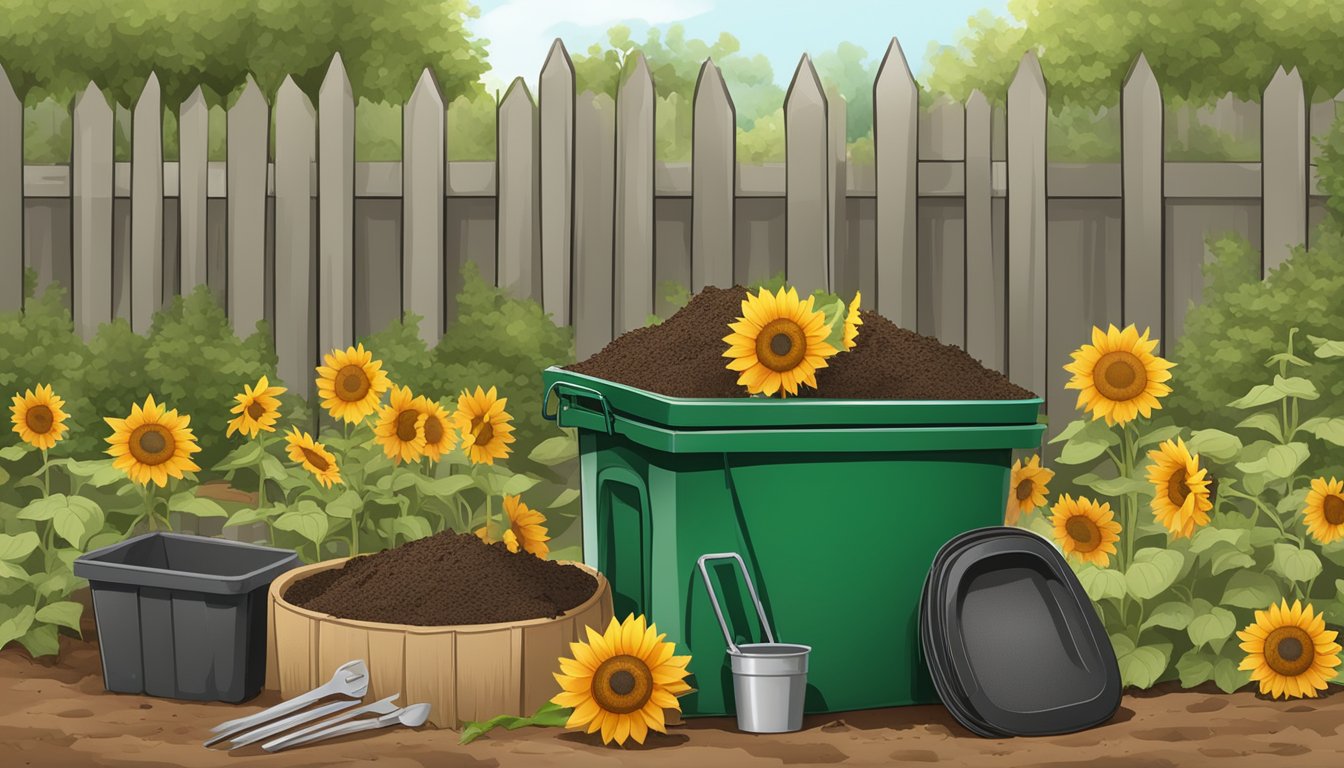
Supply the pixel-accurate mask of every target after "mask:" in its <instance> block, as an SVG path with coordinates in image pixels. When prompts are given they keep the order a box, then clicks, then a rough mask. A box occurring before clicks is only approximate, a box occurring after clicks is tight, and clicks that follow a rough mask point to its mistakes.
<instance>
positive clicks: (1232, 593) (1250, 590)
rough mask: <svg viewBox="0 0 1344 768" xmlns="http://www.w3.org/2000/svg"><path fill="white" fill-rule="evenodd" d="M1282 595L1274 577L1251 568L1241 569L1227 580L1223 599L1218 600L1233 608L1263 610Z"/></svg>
mask: <svg viewBox="0 0 1344 768" xmlns="http://www.w3.org/2000/svg"><path fill="white" fill-rule="evenodd" d="M1281 597H1283V591H1282V590H1281V589H1280V588H1279V583H1278V582H1277V581H1275V580H1274V579H1273V578H1272V577H1270V576H1266V575H1265V574H1263V573H1257V572H1255V571H1251V570H1240V571H1236V572H1235V573H1233V574H1232V578H1230V579H1228V580H1227V586H1226V587H1225V588H1224V589H1223V599H1222V600H1220V601H1218V602H1220V603H1222V604H1223V605H1228V606H1232V607H1233V608H1250V609H1252V610H1257V611H1261V610H1264V609H1265V608H1266V607H1267V606H1269V604H1270V603H1273V602H1276V601H1278V600H1279V598H1281Z"/></svg>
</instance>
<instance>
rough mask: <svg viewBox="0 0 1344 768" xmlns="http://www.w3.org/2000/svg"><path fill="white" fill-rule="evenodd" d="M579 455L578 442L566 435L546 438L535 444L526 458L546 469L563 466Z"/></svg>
mask: <svg viewBox="0 0 1344 768" xmlns="http://www.w3.org/2000/svg"><path fill="white" fill-rule="evenodd" d="M578 455H579V442H578V441H577V440H574V439H572V438H570V437H569V436H568V435H558V436H556V437H551V438H547V439H546V440H543V441H541V442H540V443H538V444H537V447H536V448H533V449H532V452H531V453H529V454H528V455H527V458H528V459H530V460H532V461H535V462H537V463H538V464H542V465H544V466H547V467H553V466H555V465H556V464H563V463H564V462H566V461H569V460H571V459H573V458H575V457H577V456H578Z"/></svg>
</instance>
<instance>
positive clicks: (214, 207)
mask: <svg viewBox="0 0 1344 768" xmlns="http://www.w3.org/2000/svg"><path fill="white" fill-rule="evenodd" d="M205 230H206V235H205V282H206V285H208V286H209V290H210V295H211V296H214V297H215V301H217V302H219V305H220V306H221V307H228V298H229V297H228V293H229V201H228V200H225V199H224V198H217V199H209V200H207V201H206V207H205Z"/></svg>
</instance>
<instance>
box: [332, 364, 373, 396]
mask: <svg viewBox="0 0 1344 768" xmlns="http://www.w3.org/2000/svg"><path fill="white" fill-rule="evenodd" d="M372 386H373V384H372V382H370V381H369V377H368V375H366V374H365V373H364V367H363V366H361V365H347V366H345V367H344V368H342V369H341V370H339V371H337V372H336V396H337V397H339V398H341V399H342V400H344V401H346V402H347V403H353V402H355V401H357V400H363V399H364V397H365V396H366V395H368V394H369V389H370V387H372Z"/></svg>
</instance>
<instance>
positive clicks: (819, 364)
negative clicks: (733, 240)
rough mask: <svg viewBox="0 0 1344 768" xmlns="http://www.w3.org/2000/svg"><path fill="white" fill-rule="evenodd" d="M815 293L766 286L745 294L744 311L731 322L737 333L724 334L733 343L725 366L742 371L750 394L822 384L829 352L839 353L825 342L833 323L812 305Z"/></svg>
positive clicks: (741, 380) (740, 381) (794, 391)
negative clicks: (804, 298) (821, 373)
mask: <svg viewBox="0 0 1344 768" xmlns="http://www.w3.org/2000/svg"><path fill="white" fill-rule="evenodd" d="M814 301H815V297H812V296H809V297H807V301H800V300H799V299H798V292H797V291H795V290H794V289H792V288H790V289H788V291H785V290H784V289H783V288H780V289H779V291H778V292H777V293H776V294H774V295H771V294H770V291H768V290H766V289H764V288H762V289H761V292H760V294H759V295H757V296H752V295H751V294H747V298H745V299H743V300H742V316H741V317H739V318H738V319H737V322H735V323H729V324H728V327H729V329H731V330H732V333H730V334H728V335H727V336H724V337H723V340H724V341H725V342H727V343H728V351H726V352H724V353H723V356H724V357H727V358H731V359H730V360H729V361H728V365H727V366H726V367H727V368H728V370H730V371H740V372H741V375H739V376H738V377H737V383H738V384H742V385H745V386H746V388H747V391H748V392H750V393H751V394H753V395H754V394H758V393H762V392H763V393H765V394H766V395H767V396H769V395H773V394H775V393H776V392H778V391H780V390H781V389H783V391H784V392H785V393H787V394H789V395H796V394H798V385H799V384H807V385H808V386H810V387H812V388H813V389H815V388H816V386H817V370H818V369H821V368H825V367H826V358H828V357H830V356H831V355H834V354H835V353H836V349H835V347H832V346H831V345H830V344H828V343H826V337H827V336H828V335H830V328H828V327H827V326H826V318H825V317H824V316H823V315H822V313H821V312H819V311H817V310H815V309H813V308H812V304H813V302H814Z"/></svg>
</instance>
